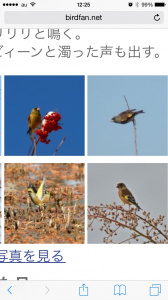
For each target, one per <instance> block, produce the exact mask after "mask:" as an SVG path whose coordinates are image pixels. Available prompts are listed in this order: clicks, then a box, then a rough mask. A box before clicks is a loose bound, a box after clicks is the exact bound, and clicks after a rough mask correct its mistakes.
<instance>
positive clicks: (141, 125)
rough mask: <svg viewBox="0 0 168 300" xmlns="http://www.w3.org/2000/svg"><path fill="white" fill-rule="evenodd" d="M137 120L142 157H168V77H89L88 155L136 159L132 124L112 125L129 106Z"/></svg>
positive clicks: (138, 141) (139, 152) (138, 140)
mask: <svg viewBox="0 0 168 300" xmlns="http://www.w3.org/2000/svg"><path fill="white" fill-rule="evenodd" d="M123 95H125V96H126V98H127V100H128V103H129V106H130V109H137V110H141V109H143V110H144V111H145V114H139V115H138V116H136V123H137V143H138V154H139V155H156V156H157V155H167V77H166V76H89V77H88V154H89V155H104V156H105V155H116V156H117V155H123V156H124V155H135V147H134V129H133V124H132V122H130V123H128V124H125V125H122V124H115V123H112V122H110V120H111V118H112V117H114V116H116V115H118V114H119V113H121V112H122V111H124V110H127V106H126V103H125V100H124V97H123Z"/></svg>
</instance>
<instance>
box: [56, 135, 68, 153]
mask: <svg viewBox="0 0 168 300" xmlns="http://www.w3.org/2000/svg"><path fill="white" fill-rule="evenodd" d="M65 140H66V136H64V137H63V139H62V141H61V143H60V144H59V146H58V147H57V148H56V149H55V151H54V154H53V156H55V155H56V153H57V152H58V150H59V148H60V147H61V146H62V144H63V143H64V142H65Z"/></svg>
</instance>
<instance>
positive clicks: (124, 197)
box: [116, 183, 142, 209]
mask: <svg viewBox="0 0 168 300" xmlns="http://www.w3.org/2000/svg"><path fill="white" fill-rule="evenodd" d="M116 188H118V195H119V197H120V199H121V201H122V202H123V203H124V204H128V205H132V204H133V205H135V206H136V207H137V208H138V209H142V208H140V206H139V205H138V204H137V203H136V201H135V198H134V196H133V195H132V193H131V192H130V191H129V190H128V188H127V187H126V185H125V184H124V183H118V184H117V186H116Z"/></svg>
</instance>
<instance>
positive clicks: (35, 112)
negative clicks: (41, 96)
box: [27, 107, 41, 139]
mask: <svg viewBox="0 0 168 300" xmlns="http://www.w3.org/2000/svg"><path fill="white" fill-rule="evenodd" d="M27 122H28V124H29V128H28V131H27V134H28V133H29V134H30V139H32V136H33V132H34V130H35V129H36V128H38V127H39V125H40V123H41V114H40V108H39V107H35V108H33V109H32V111H31V113H30V115H29V116H28V118H27Z"/></svg>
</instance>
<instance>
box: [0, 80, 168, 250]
mask: <svg viewBox="0 0 168 300" xmlns="http://www.w3.org/2000/svg"><path fill="white" fill-rule="evenodd" d="M2 83H3V84H2ZM167 91H168V77H167V76H98V75H97V76H63V75H60V76H58V75H55V76H24V75H23V76H13V75H12V76H11V75H10V76H3V78H2V76H1V78H0V100H1V106H0V108H1V113H0V116H1V122H0V133H1V135H0V137H1V139H0V151H1V153H0V155H1V156H0V162H1V163H0V167H1V179H0V180H1V195H0V243H1V244H2V245H3V244H48V245H49V244H110V245H114V244H168V227H167V225H168V190H167V180H168V166H167V156H168V138H167V137H168V136H167V128H168V117H167V116H168V108H167V106H168V105H167V103H168V92H167Z"/></svg>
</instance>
